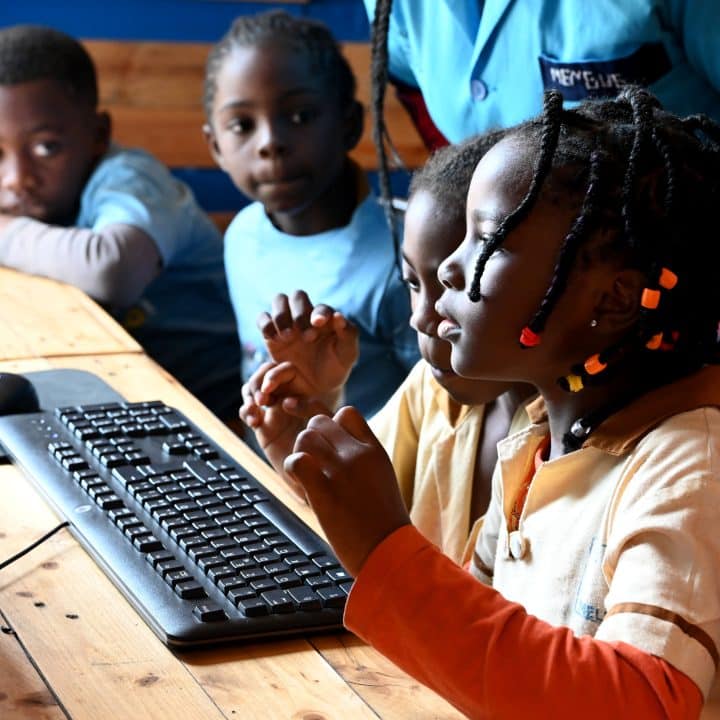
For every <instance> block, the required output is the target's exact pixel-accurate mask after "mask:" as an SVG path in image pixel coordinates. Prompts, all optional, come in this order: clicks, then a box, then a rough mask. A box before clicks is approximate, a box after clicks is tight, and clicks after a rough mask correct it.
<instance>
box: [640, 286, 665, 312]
mask: <svg viewBox="0 0 720 720" xmlns="http://www.w3.org/2000/svg"><path fill="white" fill-rule="evenodd" d="M640 304H641V305H642V306H643V307H644V308H647V309H648V310H654V309H655V308H656V307H657V306H658V305H659V304H660V291H659V290H652V289H651V288H645V289H644V290H643V293H642V297H641V298H640Z"/></svg>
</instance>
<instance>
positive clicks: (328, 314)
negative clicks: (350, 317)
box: [310, 303, 335, 327]
mask: <svg viewBox="0 0 720 720" xmlns="http://www.w3.org/2000/svg"><path fill="white" fill-rule="evenodd" d="M334 313H335V310H334V309H333V308H331V307H330V306H329V305H325V304H322V303H321V304H320V305H316V306H315V307H314V308H313V311H312V313H311V315H310V324H311V325H312V326H313V327H323V326H325V325H327V324H328V323H330V321H331V320H332V317H333V314H334Z"/></svg>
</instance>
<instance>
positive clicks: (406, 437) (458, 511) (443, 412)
mask: <svg viewBox="0 0 720 720" xmlns="http://www.w3.org/2000/svg"><path fill="white" fill-rule="evenodd" d="M484 415H485V407H484V405H476V406H469V405H460V404H459V403H457V402H455V401H454V400H453V399H452V398H451V397H450V395H448V393H447V391H446V390H445V389H444V388H443V387H442V386H441V385H439V384H438V383H437V381H436V380H435V378H433V376H432V373H431V371H430V366H429V365H428V364H427V363H426V362H425V361H424V360H421V361H420V362H418V363H417V365H415V367H414V368H413V369H412V370H411V371H410V374H409V375H408V376H407V378H406V379H405V381H404V382H403V383H402V385H400V387H399V388H398V389H397V390H396V392H395V394H394V395H393V396H392V397H391V398H390V400H388V402H387V403H386V404H385V406H384V407H383V408H382V409H381V410H380V411H379V412H378V413H377V414H376V415H375V416H374V417H373V418H372V419H371V420H370V427H371V428H372V430H373V432H374V433H375V434H376V435H377V437H378V439H379V440H380V442H381V443H382V444H383V447H384V448H385V450H386V451H387V453H388V455H389V456H390V460H391V461H392V464H393V467H394V468H395V473H396V475H397V479H398V483H399V485H400V492H401V493H402V496H403V500H404V501H405V505H406V507H407V508H408V510H409V512H410V518H411V520H412V521H413V524H414V525H415V526H416V527H417V528H418V529H419V530H420V532H422V533H423V535H425V537H427V538H428V540H430V541H431V542H433V543H434V544H435V545H437V546H438V547H439V548H440V549H441V550H442V551H443V552H444V553H445V554H446V555H448V556H449V557H450V558H452V559H453V560H454V561H455V562H462V561H463V559H464V558H465V552H464V551H465V547H466V545H467V544H468V539H469V538H470V537H473V538H474V537H475V534H476V532H477V530H478V527H474V528H471V526H470V503H471V500H472V490H473V476H474V470H475V456H476V454H477V444H478V438H479V437H480V432H481V430H482V423H483V418H484ZM475 525H476V526H478V522H476V523H475ZM471 530H472V531H473V532H472V533H471ZM473 544H474V543H471V545H473Z"/></svg>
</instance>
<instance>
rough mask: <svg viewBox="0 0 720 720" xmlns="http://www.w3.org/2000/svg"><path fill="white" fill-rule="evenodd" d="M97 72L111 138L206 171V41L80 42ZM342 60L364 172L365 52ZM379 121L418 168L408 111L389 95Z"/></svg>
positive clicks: (351, 50) (351, 51)
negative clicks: (359, 130)
mask: <svg viewBox="0 0 720 720" xmlns="http://www.w3.org/2000/svg"><path fill="white" fill-rule="evenodd" d="M84 44H85V46H86V47H87V49H88V51H89V52H90V54H91V55H92V57H93V59H94V61H95V63H96V65H97V69H98V78H99V84H100V104H101V106H102V107H103V108H104V109H106V110H108V111H110V113H111V114H112V116H113V136H114V137H115V139H116V140H117V141H118V142H119V143H121V144H123V145H127V146H137V147H144V148H146V149H147V150H149V151H150V152H152V153H153V154H154V155H155V156H156V157H158V158H159V159H160V160H162V161H163V162H164V163H165V164H167V165H169V166H170V167H201V168H202V167H208V168H214V167H215V164H214V162H213V160H212V158H211V157H210V153H209V151H208V148H207V145H206V142H205V139H204V137H203V135H202V130H201V128H202V125H203V123H204V122H205V114H204V111H203V107H202V93H203V79H204V75H205V60H206V58H207V55H208V52H209V50H210V48H211V45H210V44H205V43H171V42H166V43H159V42H130V41H105V40H86V41H85V42H84ZM342 47H343V52H344V54H345V56H346V57H347V59H348V61H349V63H350V65H351V67H352V68H353V71H354V72H355V76H356V78H357V85H358V93H357V96H358V99H359V100H360V101H361V102H362V103H363V105H364V107H365V131H364V133H363V136H362V138H361V140H360V142H359V144H358V146H357V148H356V149H355V150H354V151H353V153H352V156H353V157H354V158H355V159H356V161H357V162H359V163H360V165H362V167H364V168H366V169H369V170H372V169H375V168H377V160H376V156H375V148H374V146H373V143H372V135H371V128H372V120H371V117H370V46H369V44H368V43H346V44H345V45H343V46H342ZM385 105H386V107H385V121H386V124H387V127H388V130H389V132H390V136H391V137H392V138H393V141H394V143H395V145H396V147H397V149H398V151H399V153H400V156H401V157H402V158H403V160H404V162H405V164H406V165H407V166H408V167H411V168H413V167H419V166H420V165H422V163H423V162H424V161H425V159H426V158H427V151H426V149H425V146H424V145H423V143H422V140H421V139H420V136H419V135H418V133H417V131H416V130H415V128H414V126H413V124H412V122H411V121H410V119H409V117H408V115H407V113H406V112H405V110H404V109H403V108H402V106H401V105H400V103H399V102H398V100H397V99H396V97H395V94H394V92H393V91H392V89H389V90H388V93H387V95H386V101H385Z"/></svg>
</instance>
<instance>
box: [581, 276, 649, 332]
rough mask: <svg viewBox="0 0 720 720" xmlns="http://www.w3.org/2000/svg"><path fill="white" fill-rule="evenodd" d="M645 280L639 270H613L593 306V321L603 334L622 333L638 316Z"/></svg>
mask: <svg viewBox="0 0 720 720" xmlns="http://www.w3.org/2000/svg"><path fill="white" fill-rule="evenodd" d="M646 285H647V278H646V277H645V275H644V273H641V272H640V271H639V270H631V269H628V268H625V269H623V270H615V271H614V273H613V277H609V278H608V284H607V287H606V289H605V290H604V291H603V292H602V294H601V296H600V299H599V300H598V302H597V304H596V306H595V316H594V318H593V319H594V320H596V321H597V323H596V324H597V327H598V328H602V330H604V331H605V332H612V333H615V332H623V331H625V330H628V329H629V328H631V327H632V326H633V325H634V324H635V323H636V322H637V319H638V317H639V315H640V298H641V295H642V291H643V289H644V288H645V286H646Z"/></svg>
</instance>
